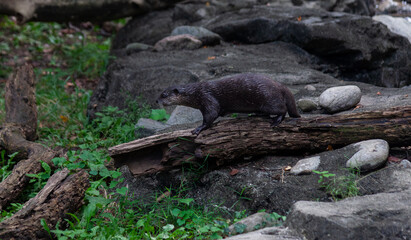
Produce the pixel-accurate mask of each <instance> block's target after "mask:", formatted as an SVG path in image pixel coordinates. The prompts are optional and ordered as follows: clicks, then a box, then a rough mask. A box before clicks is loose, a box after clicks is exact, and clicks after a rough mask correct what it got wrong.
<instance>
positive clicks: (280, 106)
mask: <svg viewBox="0 0 411 240" xmlns="http://www.w3.org/2000/svg"><path fill="white" fill-rule="evenodd" d="M261 112H263V113H266V114H268V115H275V117H271V119H272V122H271V126H273V127H274V126H277V125H278V124H280V123H281V122H282V121H283V120H284V118H285V115H286V114H287V107H286V106H285V104H284V103H280V102H271V104H267V105H265V106H264V107H263V108H262V109H261Z"/></svg>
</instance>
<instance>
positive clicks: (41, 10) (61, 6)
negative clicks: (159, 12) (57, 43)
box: [0, 0, 178, 23]
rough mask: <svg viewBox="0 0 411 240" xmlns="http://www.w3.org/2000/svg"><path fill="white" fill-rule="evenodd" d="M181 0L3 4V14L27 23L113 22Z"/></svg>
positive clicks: (47, 0) (19, 1) (20, 0)
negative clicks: (13, 16)
mask: <svg viewBox="0 0 411 240" xmlns="http://www.w3.org/2000/svg"><path fill="white" fill-rule="evenodd" d="M176 2H178V1H177V0H172V1H163V0H82V1H74V0H72V1H50V0H13V1H10V0H0V14H6V15H15V16H17V18H18V20H19V22H20V23H24V22H26V21H45V22H50V21H53V22H68V21H95V22H96V21H109V20H114V19H118V18H124V17H129V16H134V15H138V14H143V13H147V12H149V11H151V10H155V9H161V8H165V7H168V6H172V5H173V4H174V3H176Z"/></svg>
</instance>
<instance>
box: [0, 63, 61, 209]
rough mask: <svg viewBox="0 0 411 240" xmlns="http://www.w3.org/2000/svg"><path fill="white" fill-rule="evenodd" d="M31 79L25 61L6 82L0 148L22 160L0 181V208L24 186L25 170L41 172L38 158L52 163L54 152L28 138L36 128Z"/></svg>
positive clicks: (26, 172) (30, 172) (31, 75)
mask: <svg viewBox="0 0 411 240" xmlns="http://www.w3.org/2000/svg"><path fill="white" fill-rule="evenodd" d="M34 82H35V77H34V72H33V68H32V66H31V65H24V66H21V67H19V68H18V69H17V70H16V73H15V74H14V76H13V77H12V78H10V79H9V81H7V84H6V94H5V103H6V119H5V124H3V125H2V126H1V127H0V148H2V149H6V150H7V152H8V153H14V152H18V153H19V154H18V155H17V156H16V158H15V159H17V160H21V159H25V160H21V161H20V162H19V163H18V164H17V165H16V166H15V167H14V168H13V172H12V173H11V174H10V175H9V176H8V177H7V178H6V179H5V180H4V181H2V182H1V183H0V210H1V209H2V208H3V207H4V206H5V205H6V204H7V203H9V202H10V201H11V200H13V199H15V198H17V197H18V196H19V195H20V193H21V192H22V191H23V190H24V187H25V186H26V184H28V182H29V181H30V178H29V177H27V176H26V174H37V173H39V172H41V171H42V167H41V161H43V162H46V163H47V164H49V165H50V166H53V163H52V161H51V159H53V158H54V157H55V156H56V154H57V153H56V152H54V151H52V150H50V149H49V148H47V147H45V146H43V145H41V144H39V143H35V142H31V140H34V139H35V138H36V128H37V106H36V100H35V88H34Z"/></svg>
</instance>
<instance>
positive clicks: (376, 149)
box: [346, 139, 389, 171]
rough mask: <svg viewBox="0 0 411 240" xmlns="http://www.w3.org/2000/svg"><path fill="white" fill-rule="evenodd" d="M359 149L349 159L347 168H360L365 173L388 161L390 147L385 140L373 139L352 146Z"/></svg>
mask: <svg viewBox="0 0 411 240" xmlns="http://www.w3.org/2000/svg"><path fill="white" fill-rule="evenodd" d="M352 145H353V146H354V147H358V149H359V150H358V152H356V153H355V154H354V155H353V156H352V157H351V158H350V159H348V161H347V163H346V166H347V167H349V168H359V169H361V170H364V171H369V170H372V169H375V168H377V167H379V166H381V165H382V164H384V163H385V161H387V158H388V152H389V145H388V143H387V142H386V141H385V140H382V139H373V140H367V141H362V142H358V143H354V144H352Z"/></svg>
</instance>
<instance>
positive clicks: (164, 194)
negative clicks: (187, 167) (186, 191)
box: [156, 191, 171, 202]
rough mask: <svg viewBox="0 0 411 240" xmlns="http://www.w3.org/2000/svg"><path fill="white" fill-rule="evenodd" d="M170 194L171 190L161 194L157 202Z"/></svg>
mask: <svg viewBox="0 0 411 240" xmlns="http://www.w3.org/2000/svg"><path fill="white" fill-rule="evenodd" d="M170 195H171V192H170V191H167V192H165V193H163V194H161V195H160V196H159V197H158V198H157V199H156V202H160V201H161V200H162V199H163V198H166V197H168V196H170Z"/></svg>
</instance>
